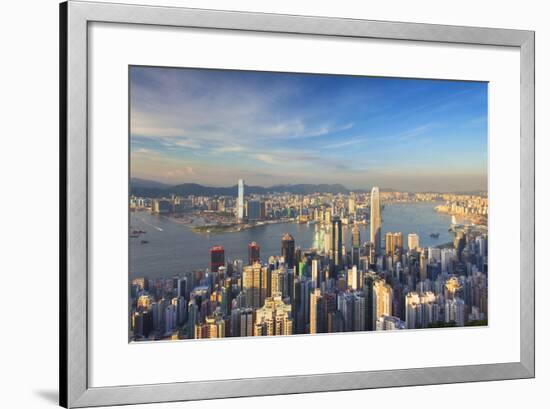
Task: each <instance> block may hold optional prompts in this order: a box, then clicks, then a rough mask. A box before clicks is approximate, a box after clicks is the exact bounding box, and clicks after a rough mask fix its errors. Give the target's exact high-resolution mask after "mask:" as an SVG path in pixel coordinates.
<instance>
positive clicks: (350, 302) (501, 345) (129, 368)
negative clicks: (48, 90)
mask: <svg viewBox="0 0 550 409" xmlns="http://www.w3.org/2000/svg"><path fill="white" fill-rule="evenodd" d="M60 16H61V29H60V46H61V72H60V78H61V93H60V95H61V162H62V163H61V192H62V193H61V195H62V198H61V199H62V200H61V203H62V205H61V216H62V217H61V220H62V222H61V246H60V248H61V272H60V279H61V280H60V281H61V291H60V293H61V300H60V305H61V320H60V321H61V325H60V331H61V342H60V351H61V354H60V356H61V363H60V368H61V370H60V373H61V375H60V389H61V391H60V396H61V402H60V403H61V405H63V406H65V407H87V406H99V405H120V404H133V403H147V402H165V401H180V400H181V401H184V400H196V399H214V398H228V397H240V396H257V395H274V394H289V393H307V392H320V391H336V390H351V389H363V388H377V387H390V386H408V385H426V384H436V383H452V382H470V381H488V380H499V379H517V378H529V377H534V220H535V219H534V194H535V185H534V164H533V161H534V33H533V32H530V31H519V30H507V29H491V28H478V27H458V26H440V25H428V24H412V23H393V22H380V21H366V20H352V19H335V18H324V17H305V16H289V15H273V14H255V13H241V12H226V11H214V10H197V9H184V8H174V7H151V6H138V5H121V4H108V3H89V2H79V1H69V2H67V3H63V4H62V5H61V7H60ZM222 357H223V358H222Z"/></svg>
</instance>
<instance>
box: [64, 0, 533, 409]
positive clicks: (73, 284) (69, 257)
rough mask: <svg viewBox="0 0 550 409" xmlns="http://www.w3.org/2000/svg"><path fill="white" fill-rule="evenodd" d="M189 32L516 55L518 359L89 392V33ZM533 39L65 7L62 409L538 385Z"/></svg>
mask: <svg viewBox="0 0 550 409" xmlns="http://www.w3.org/2000/svg"><path fill="white" fill-rule="evenodd" d="M92 22H105V23H122V24H131V25H147V26H150V27H151V26H158V27H163V26H169V27H187V28H196V29H217V30H231V31H239V32H241V31H246V32H260V33H281V34H307V35H311V36H323V37H335V38H336V37H343V38H354V39H384V40H388V41H393V40H411V41H420V42H429V43H445V44H451V45H452V44H461V45H468V44H471V45H488V46H500V47H511V48H515V49H518V50H519V52H520V65H521V66H520V76H521V83H520V110H521V112H520V125H521V127H520V141H521V149H520V166H521V174H520V179H521V188H520V192H521V194H520V215H519V216H520V223H521V234H520V249H519V254H520V267H521V271H520V276H521V280H520V283H521V284H520V289H519V293H520V341H519V342H520V359H519V360H518V361H514V362H500V363H494V364H480V365H464V366H440V367H425V368H410V369H399V370H380V371H358V372H342V373H326V374H315V375H297V376H276V377H266V378H264V377H261V378H259V377H258V378H250V379H227V380H218V381H204V382H203V381H197V382H174V383H162V384H161V383H159V384H140V385H131V384H129V385H125V386H109V387H91V386H90V383H89V358H90V356H89V352H88V351H89V350H88V348H89V339H88V337H89V323H88V317H89V314H90V305H89V303H88V299H89V291H90V289H89V285H88V283H89V279H90V277H89V262H90V260H89V246H88V240H89V234H90V232H89V230H88V228H89V206H90V203H89V178H90V169H89V167H88V164H89V160H88V159H89V140H88V127H89V125H90V124H89V119H88V118H89V111H88V98H89V94H88V86H89V84H88V81H89V78H88V64H89V61H88V52H89V46H90V43H89V37H88V25H89V24H90V23H92ZM534 41H535V34H534V32H532V31H524V30H509V29H494V28H479V27H460V26H443V25H433V24H417V23H401V22H399V23H397V22H382V21H368V20H353V19H339V18H326V17H305V16H290V15H274V14H261V13H244V12H228V11H214V10H198V9H186V8H177V7H153V6H139V5H123V4H108V3H91V2H80V1H69V2H66V3H62V4H61V5H60V129H61V135H60V169H61V172H60V195H61V197H60V203H61V206H60V221H61V225H60V404H61V405H62V406H64V407H88V406H102V405H121V404H139V403H148V402H168V401H186V400H201V399H218V398H230V397H246V396H262V395H277V394H294V393H310V392H322V391H339V390H354V389H367V388H380V387H398V386H414V385H428V384H445V383H459V382H477V381H491V380H504V379H522V378H532V377H534V376H535V345H534V339H535V338H534V331H535V325H534V316H535V310H534V308H535V303H534V293H535V292H534V288H535V287H534V285H535V272H534V260H535V254H534V251H535V250H534V240H535V234H534V231H535V230H534V229H535V200H534V196H535V178H534V157H535V150H534V149H535V135H534V129H535V127H534V125H535V117H534V100H535V99H534V84H535V72H534V67H535V65H534V58H535V56H534V50H535V47H534Z"/></svg>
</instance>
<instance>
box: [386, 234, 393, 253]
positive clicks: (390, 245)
mask: <svg viewBox="0 0 550 409" xmlns="http://www.w3.org/2000/svg"><path fill="white" fill-rule="evenodd" d="M394 249H395V243H394V242H393V233H391V232H387V233H386V255H387V256H393V253H394Z"/></svg>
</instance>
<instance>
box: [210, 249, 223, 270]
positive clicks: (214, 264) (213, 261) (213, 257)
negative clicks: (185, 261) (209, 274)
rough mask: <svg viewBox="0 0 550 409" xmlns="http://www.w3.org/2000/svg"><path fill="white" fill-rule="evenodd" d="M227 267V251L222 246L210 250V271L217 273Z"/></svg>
mask: <svg viewBox="0 0 550 409" xmlns="http://www.w3.org/2000/svg"><path fill="white" fill-rule="evenodd" d="M224 265H225V250H224V249H223V247H222V246H214V247H212V248H211V249H210V271H215V272H217V271H218V269H219V268H220V267H222V266H224Z"/></svg>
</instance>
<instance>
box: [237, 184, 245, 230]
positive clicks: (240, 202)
mask: <svg viewBox="0 0 550 409" xmlns="http://www.w3.org/2000/svg"><path fill="white" fill-rule="evenodd" d="M238 191H239V192H238V194H239V196H238V198H237V219H238V220H239V221H242V220H243V218H244V180H242V179H239V183H238Z"/></svg>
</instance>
